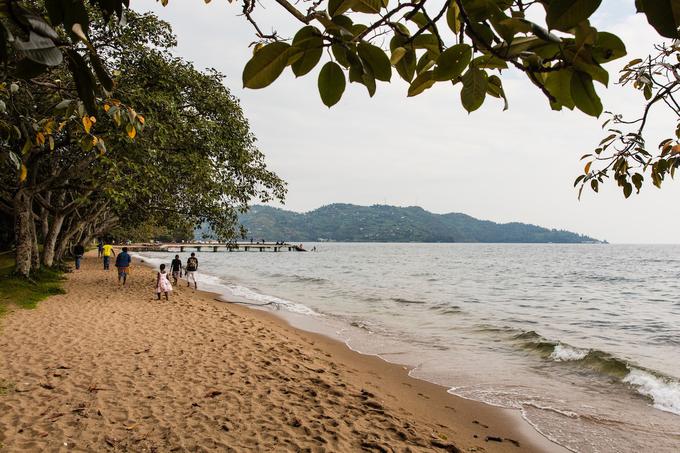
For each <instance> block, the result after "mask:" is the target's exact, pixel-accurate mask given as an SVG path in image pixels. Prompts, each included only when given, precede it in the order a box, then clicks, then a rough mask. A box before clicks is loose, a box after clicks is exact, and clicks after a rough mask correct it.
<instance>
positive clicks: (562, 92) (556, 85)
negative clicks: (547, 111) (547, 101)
mask: <svg viewBox="0 0 680 453" xmlns="http://www.w3.org/2000/svg"><path fill="white" fill-rule="evenodd" d="M573 74H574V72H573V71H572V70H570V69H560V70H559V71H555V72H550V73H548V75H547V77H546V79H545V88H546V89H547V90H548V92H549V93H550V94H551V95H552V96H553V97H554V98H555V99H556V100H557V103H551V107H552V108H553V110H561V109H562V107H566V108H568V109H569V110H573V109H574V107H575V104H574V100H573V98H572V97H571V78H572V75H573Z"/></svg>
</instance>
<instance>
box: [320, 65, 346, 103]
mask: <svg viewBox="0 0 680 453" xmlns="http://www.w3.org/2000/svg"><path fill="white" fill-rule="evenodd" d="M345 83H346V82H345V74H343V72H342V68H341V67H340V65H339V64H337V63H335V62H333V61H329V62H328V63H326V64H325V65H323V67H322V68H321V72H319V83H318V84H319V94H320V95H321V100H322V101H323V103H324V104H325V105H326V106H328V107H332V106H333V105H335V104H337V103H338V101H339V100H340V98H342V93H344V92H345Z"/></svg>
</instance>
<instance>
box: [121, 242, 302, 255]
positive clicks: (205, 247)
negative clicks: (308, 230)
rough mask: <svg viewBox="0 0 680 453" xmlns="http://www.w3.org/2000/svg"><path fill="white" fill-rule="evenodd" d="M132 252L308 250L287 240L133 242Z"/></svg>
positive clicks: (130, 248)
mask: <svg viewBox="0 0 680 453" xmlns="http://www.w3.org/2000/svg"><path fill="white" fill-rule="evenodd" d="M127 248H128V250H130V251H131V252H180V253H182V252H186V251H196V252H255V251H259V252H306V251H307V250H305V249H304V248H303V247H301V245H296V244H289V243H287V242H283V243H278V244H277V243H275V242H225V243H215V242H205V243H204V242H195V243H192V242H189V243H172V244H132V245H128V246H127Z"/></svg>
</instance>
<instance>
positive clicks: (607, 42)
mask: <svg viewBox="0 0 680 453" xmlns="http://www.w3.org/2000/svg"><path fill="white" fill-rule="evenodd" d="M591 53H592V56H593V60H595V61H596V62H597V63H600V64H602V63H607V62H609V61H613V60H616V59H618V58H621V57H623V56H625V55H626V46H625V44H623V41H621V39H620V38H619V37H618V36H616V35H614V34H612V33H607V32H606V31H603V32H599V33H598V34H597V39H596V40H595V45H594V46H593V49H592V52H591Z"/></svg>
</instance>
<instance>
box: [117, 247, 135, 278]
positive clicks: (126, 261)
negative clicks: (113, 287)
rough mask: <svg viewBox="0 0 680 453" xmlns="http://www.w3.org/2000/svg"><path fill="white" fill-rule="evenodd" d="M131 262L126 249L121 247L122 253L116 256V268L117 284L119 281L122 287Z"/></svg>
mask: <svg viewBox="0 0 680 453" xmlns="http://www.w3.org/2000/svg"><path fill="white" fill-rule="evenodd" d="M131 262H132V257H131V256H130V255H129V254H128V249H127V247H123V251H122V252H120V253H119V254H118V256H116V268H118V283H120V282H121V281H122V282H123V285H124V284H125V282H126V281H127V275H128V272H129V271H130V263H131Z"/></svg>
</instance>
